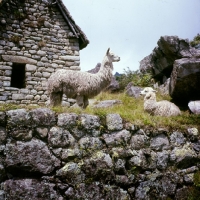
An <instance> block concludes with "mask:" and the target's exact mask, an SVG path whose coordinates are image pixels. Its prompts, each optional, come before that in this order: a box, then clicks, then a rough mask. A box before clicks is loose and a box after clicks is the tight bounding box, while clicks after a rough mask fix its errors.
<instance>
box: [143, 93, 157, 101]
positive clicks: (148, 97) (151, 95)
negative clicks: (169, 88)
mask: <svg viewBox="0 0 200 200" xmlns="http://www.w3.org/2000/svg"><path fill="white" fill-rule="evenodd" d="M144 100H145V101H147V100H154V101H155V100H156V93H155V92H153V91H151V92H148V93H146V95H145V97H144Z"/></svg>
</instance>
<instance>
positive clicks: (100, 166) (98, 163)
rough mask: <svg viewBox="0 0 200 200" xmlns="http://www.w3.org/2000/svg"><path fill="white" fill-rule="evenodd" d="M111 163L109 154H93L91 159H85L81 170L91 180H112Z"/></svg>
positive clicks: (99, 152)
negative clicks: (91, 178)
mask: <svg viewBox="0 0 200 200" xmlns="http://www.w3.org/2000/svg"><path fill="white" fill-rule="evenodd" d="M112 168H113V162H112V159H111V157H110V155H109V154H106V153H103V152H102V151H97V152H95V153H94V154H93V155H92V156H91V158H89V159H85V160H84V163H83V165H82V166H81V169H82V170H83V171H84V173H85V174H86V175H87V176H89V177H93V178H100V177H101V178H103V177H104V179H105V180H112V179H113V177H114V172H113V169H112Z"/></svg>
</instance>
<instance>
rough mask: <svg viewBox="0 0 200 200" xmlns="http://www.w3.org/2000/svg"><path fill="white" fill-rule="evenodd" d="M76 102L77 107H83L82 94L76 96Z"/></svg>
mask: <svg viewBox="0 0 200 200" xmlns="http://www.w3.org/2000/svg"><path fill="white" fill-rule="evenodd" d="M76 103H77V104H78V106H79V107H81V108H84V100H83V96H79V95H77V96H76Z"/></svg>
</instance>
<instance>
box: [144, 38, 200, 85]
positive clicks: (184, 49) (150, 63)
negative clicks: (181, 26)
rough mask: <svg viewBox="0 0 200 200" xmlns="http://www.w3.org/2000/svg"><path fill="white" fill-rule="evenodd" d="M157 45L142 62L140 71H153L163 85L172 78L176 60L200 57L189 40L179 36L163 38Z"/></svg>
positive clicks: (199, 53)
mask: <svg viewBox="0 0 200 200" xmlns="http://www.w3.org/2000/svg"><path fill="white" fill-rule="evenodd" d="M157 44H158V46H157V47H155V48H154V50H153V51H152V53H151V54H150V55H149V56H147V57H145V58H144V59H143V60H141V61H140V71H141V72H146V71H151V72H152V74H153V76H154V78H155V79H156V80H157V81H160V82H161V83H164V82H165V80H166V78H169V77H170V75H171V72H172V70H173V64H174V61H175V60H178V59H181V58H193V57H196V56H197V57H198V56H199V55H200V51H199V50H197V49H195V48H192V47H191V46H190V44H189V41H188V40H187V39H181V38H179V37H177V36H161V37H160V39H159V40H158V42H157ZM163 80H164V81H163Z"/></svg>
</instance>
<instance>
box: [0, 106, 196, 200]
mask: <svg viewBox="0 0 200 200" xmlns="http://www.w3.org/2000/svg"><path fill="white" fill-rule="evenodd" d="M101 120H102V121H101ZM199 154H200V135H199V131H198V130H197V129H196V128H188V129H187V130H185V131H184V132H183V131H178V130H177V131H172V132H169V131H167V130H166V129H161V128H160V129H157V130H153V129H152V128H148V127H146V128H142V127H138V126H135V125H134V124H130V123H125V122H124V121H123V119H122V118H121V116H120V115H119V114H108V115H107V116H106V117H105V119H100V118H99V117H98V116H96V115H88V114H79V115H78V114H75V113H61V114H56V113H54V112H53V111H52V110H50V109H47V108H38V109H34V110H31V111H27V110H25V109H17V110H10V111H7V112H0V182H1V189H0V199H8V200H13V199H34V200H39V199H40V200H41V199H44V200H48V199H55V200H64V199H72V200H76V199H88V200H93V199H120V200H127V199H130V200H131V199H137V200H146V199H169V198H171V199H177V200H179V199H184V198H185V197H191V198H192V196H191V195H192V192H191V191H192V190H195V188H196V186H195V185H198V184H199V183H198V182H196V180H199V179H198V178H195V177H198V176H199V174H200V169H199V161H200V157H199ZM183 191H184V195H183ZM197 191H198V190H197ZM197 194H198V192H197ZM195 195H196V194H195ZM185 199H187V198H185Z"/></svg>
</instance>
